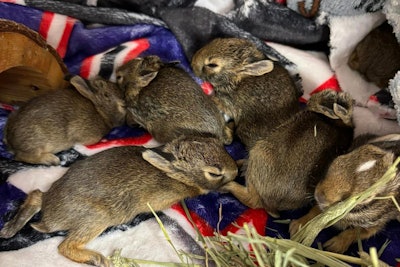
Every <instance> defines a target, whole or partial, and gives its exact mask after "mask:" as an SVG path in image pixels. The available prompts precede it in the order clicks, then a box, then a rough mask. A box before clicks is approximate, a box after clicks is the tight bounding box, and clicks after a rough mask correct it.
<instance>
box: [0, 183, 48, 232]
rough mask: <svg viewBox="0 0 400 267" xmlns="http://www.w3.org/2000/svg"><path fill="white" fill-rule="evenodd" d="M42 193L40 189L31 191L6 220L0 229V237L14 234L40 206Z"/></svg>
mask: <svg viewBox="0 0 400 267" xmlns="http://www.w3.org/2000/svg"><path fill="white" fill-rule="evenodd" d="M42 195H43V193H42V192H41V191H40V190H35V191H32V192H31V193H30V194H29V195H28V196H27V198H26V200H25V202H24V203H23V204H22V205H21V207H20V208H19V210H18V212H17V214H16V215H15V216H14V218H13V219H12V220H10V221H9V222H7V223H6V224H5V225H4V227H3V229H2V230H1V231H0V237H1V238H10V237H12V236H14V235H15V234H16V233H17V232H18V231H19V230H21V229H22V227H24V225H25V224H26V223H27V222H28V221H29V220H30V219H31V218H32V217H33V216H34V215H35V214H36V213H38V212H39V211H40V210H41V208H42Z"/></svg>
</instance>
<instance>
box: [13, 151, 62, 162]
mask: <svg viewBox="0 0 400 267" xmlns="http://www.w3.org/2000/svg"><path fill="white" fill-rule="evenodd" d="M15 160H17V161H23V162H27V163H31V164H45V165H60V159H59V158H58V157H57V156H56V155H54V154H53V153H50V152H47V151H20V150H19V151H15Z"/></svg>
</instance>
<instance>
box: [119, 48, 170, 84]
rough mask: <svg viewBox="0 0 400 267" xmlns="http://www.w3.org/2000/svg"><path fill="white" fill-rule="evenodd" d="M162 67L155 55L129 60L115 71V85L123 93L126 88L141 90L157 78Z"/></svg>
mask: <svg viewBox="0 0 400 267" xmlns="http://www.w3.org/2000/svg"><path fill="white" fill-rule="evenodd" d="M163 65H164V64H163V62H162V61H161V59H160V58H159V57H158V56H156V55H150V56H146V57H143V58H142V57H137V58H134V59H132V60H129V61H128V62H126V63H125V64H123V65H121V66H120V67H119V68H118V69H117V71H116V75H117V84H118V85H119V86H120V88H121V89H122V90H123V91H124V92H126V90H127V89H128V88H136V89H141V88H143V87H145V86H147V85H148V84H149V83H150V82H151V81H152V80H153V79H154V78H155V77H156V76H157V73H158V71H159V70H160V68H161V67H162V66H163Z"/></svg>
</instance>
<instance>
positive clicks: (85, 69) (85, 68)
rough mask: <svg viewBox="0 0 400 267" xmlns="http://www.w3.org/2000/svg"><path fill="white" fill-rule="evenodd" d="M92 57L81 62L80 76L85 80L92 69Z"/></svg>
mask: <svg viewBox="0 0 400 267" xmlns="http://www.w3.org/2000/svg"><path fill="white" fill-rule="evenodd" d="M94 57H95V56H90V57H87V58H85V59H84V60H83V61H82V65H81V71H80V75H81V76H82V77H83V78H85V79H89V75H90V69H91V67H92V62H93V59H94Z"/></svg>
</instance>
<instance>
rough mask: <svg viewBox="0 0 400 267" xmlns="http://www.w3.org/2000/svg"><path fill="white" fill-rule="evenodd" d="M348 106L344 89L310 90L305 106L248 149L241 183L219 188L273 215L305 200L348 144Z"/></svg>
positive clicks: (350, 130)
mask: <svg viewBox="0 0 400 267" xmlns="http://www.w3.org/2000/svg"><path fill="white" fill-rule="evenodd" d="M352 108H353V100H352V99H351V98H350V96H349V95H348V94H346V93H338V92H336V91H334V90H324V91H322V92H319V93H315V94H313V95H312V96H311V98H310V99H309V101H308V104H307V109H305V110H302V111H300V112H299V113H297V114H295V115H294V116H292V118H290V119H289V120H287V121H286V122H284V123H283V124H281V125H280V126H278V127H276V128H275V129H274V130H273V131H272V132H271V133H270V134H269V135H268V136H267V137H266V138H265V139H262V140H259V141H257V142H256V143H255V145H254V146H253V147H252V148H251V149H250V152H249V159H248V162H247V168H246V171H245V178H246V186H242V185H240V184H238V183H236V182H231V183H228V184H227V185H225V186H224V188H223V189H224V190H228V191H229V192H231V193H233V194H234V195H235V197H237V198H238V199H239V200H240V201H241V202H242V203H244V204H245V205H247V206H249V207H251V208H265V209H266V211H267V212H269V213H270V214H271V215H272V216H275V217H278V216H279V211H280V210H288V209H296V208H300V207H302V206H304V205H306V204H307V203H309V202H310V201H311V198H310V196H312V194H313V192H314V190H313V187H314V186H315V185H316V184H317V182H318V179H319V178H320V177H323V175H324V171H325V170H326V168H327V166H328V164H329V163H330V162H331V161H332V160H333V159H334V158H335V157H336V156H337V155H338V154H341V153H345V151H346V150H347V149H348V147H349V146H350V144H351V140H352V138H353V125H352V120H351V117H352Z"/></svg>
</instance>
